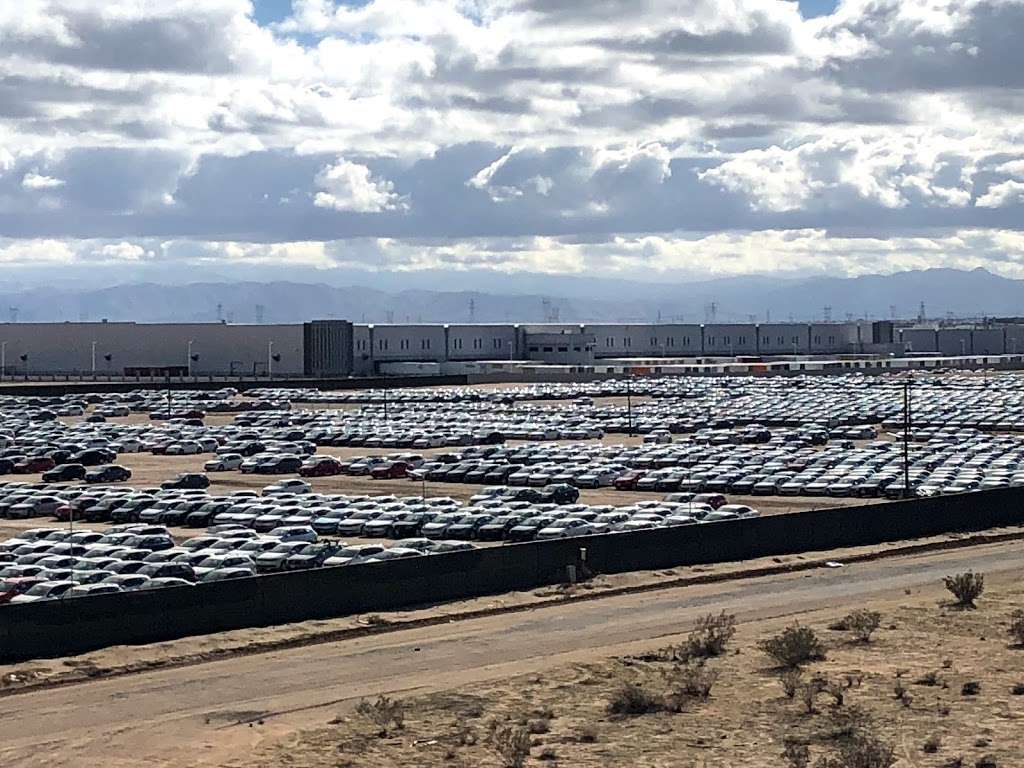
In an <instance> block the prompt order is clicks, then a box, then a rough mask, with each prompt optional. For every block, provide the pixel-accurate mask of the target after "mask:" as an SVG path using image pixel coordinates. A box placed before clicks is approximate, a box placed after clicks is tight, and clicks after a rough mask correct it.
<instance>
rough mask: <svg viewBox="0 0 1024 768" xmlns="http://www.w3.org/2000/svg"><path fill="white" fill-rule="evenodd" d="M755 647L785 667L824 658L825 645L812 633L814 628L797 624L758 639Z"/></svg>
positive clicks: (792, 666) (790, 667) (789, 667)
mask: <svg viewBox="0 0 1024 768" xmlns="http://www.w3.org/2000/svg"><path fill="white" fill-rule="evenodd" d="M757 647H758V648H759V649H760V650H761V651H762V652H763V653H764V654H766V655H767V656H769V657H770V658H771V659H772V660H774V661H775V662H776V663H777V664H778V665H779V666H780V667H783V668H785V669H793V668H794V667H799V666H801V665H802V664H807V663H808V662H811V661H821V660H822V659H824V658H825V646H824V645H822V643H821V641H820V640H819V639H818V636H817V635H816V634H814V630H813V629H811V628H810V627H803V626H800V625H799V624H794V625H793V626H791V627H786V629H785V630H783V631H782V632H781V633H780V634H778V635H776V636H775V637H769V638H768V639H766V640H762V641H760V642H759V643H758V644H757Z"/></svg>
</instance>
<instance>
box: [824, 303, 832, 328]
mask: <svg viewBox="0 0 1024 768" xmlns="http://www.w3.org/2000/svg"><path fill="white" fill-rule="evenodd" d="M823 317H824V318H825V322H826V323H831V322H832V307H831V306H829V305H828V304H826V305H825V309H824V312H823Z"/></svg>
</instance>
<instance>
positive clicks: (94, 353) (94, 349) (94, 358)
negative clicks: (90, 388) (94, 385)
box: [92, 341, 96, 376]
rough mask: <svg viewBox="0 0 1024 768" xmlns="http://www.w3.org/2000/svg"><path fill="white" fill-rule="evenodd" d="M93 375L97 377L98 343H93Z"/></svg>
mask: <svg viewBox="0 0 1024 768" xmlns="http://www.w3.org/2000/svg"><path fill="white" fill-rule="evenodd" d="M92 375H93V376H95V375H96V342H95V341H94V342H93V343H92Z"/></svg>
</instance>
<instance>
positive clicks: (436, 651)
mask: <svg viewBox="0 0 1024 768" xmlns="http://www.w3.org/2000/svg"><path fill="white" fill-rule="evenodd" d="M968 568H973V569H976V570H981V571H984V572H985V573H986V574H989V575H993V576H995V575H999V574H1002V575H1006V574H1017V575H1019V573H1020V570H1021V546H1020V544H1019V543H1018V542H1013V543H1005V544H998V545H987V546H981V547H975V548H972V549H970V550H960V551H952V552H940V553H930V554H925V555H919V556H915V557H901V558H894V559H892V560H884V561H879V562H874V563H866V564H862V565H852V566H848V567H846V568H842V569H835V570H831V569H829V570H825V569H823V570H820V571H815V572H811V573H805V574H794V575H787V576H777V577H769V578H764V579H750V580H746V581H739V582H731V583H725V584H718V585H708V586H705V587H688V588H674V589H666V590H664V591H661V592H654V593H647V594H644V595H641V596H619V597H609V598H605V599H600V600H594V601H588V602H579V603H567V604H564V605H556V606H552V607H547V608H543V609H537V610H535V611H531V612H528V613H525V614H514V615H509V616H494V617H489V618H483V619H475V620H469V621H464V622H455V623H452V624H449V625H445V626H439V627H431V628H425V629H411V630H402V631H397V632H393V633H388V634H384V635H378V636H371V637H366V638H361V639H355V640H348V641H343V642H338V643H332V644H324V645H317V646H310V647H305V648H298V649H294V650H289V651H282V652H275V653H269V654H263V655H255V656H247V657H239V658H232V659H227V660H223V661H218V662H213V663H208V664H200V665H196V666H192V667H185V668H181V669H176V670H167V671H161V672H152V673H144V674H140V675H135V676H130V677H124V678H118V679H112V680H97V681H92V682H87V683H82V684H77V685H73V686H68V687H65V688H58V689H54V690H46V691H38V692H34V693H24V694H19V695H14V696H9V697H6V698H3V699H0V765H4V766H17V767H18V768H20V767H21V766H47V767H50V766H55V767H56V766H63V767H66V768H79V766H86V765H87V766H95V767H97V768H107V767H110V768H128V767H129V766H131V768H139V767H140V766H154V767H155V766H161V767H163V768H172V767H177V766H182V767H184V766H234V765H245V763H246V758H247V756H248V753H249V752H250V751H251V750H252V749H253V748H254V747H255V746H257V745H259V744H260V743H261V742H263V741H265V740H267V739H278V738H282V737H284V736H287V735H288V734H289V733H292V732H293V731H294V730H295V729H296V728H301V727H306V726H309V725H313V724H323V723H325V722H326V721H327V720H329V719H330V718H331V717H332V716H333V715H334V714H335V713H337V712H338V711H341V710H344V709H345V708H346V706H349V705H351V704H352V703H353V702H354V701H356V700H358V699H359V698H361V697H365V696H370V695H374V694H377V693H381V692H387V693H392V694H408V693H410V692H424V691H431V690H442V689H451V688H455V687H458V686H460V685H464V684H467V683H471V682H475V681H482V680H494V679H501V678H508V677H511V676H514V675H517V674H522V673H525V672H532V671H541V670H544V669H548V668H551V667H554V666H557V665H562V664H566V663H569V662H574V661H587V660H592V659H595V658H602V657H606V656H609V655H612V654H620V653H628V652H635V651H637V650H641V649H643V648H648V647H651V646H652V645H662V644H666V643H667V642H669V639H670V637H671V636H674V635H678V634H680V633H683V632H685V631H687V630H688V629H689V628H690V626H691V625H692V622H693V621H694V620H695V619H696V618H698V617H699V616H701V615H703V614H705V613H707V612H709V611H719V610H726V611H728V612H731V613H735V614H736V616H737V618H738V620H739V621H741V622H744V623H748V622H770V621H772V620H779V619H785V620H791V618H792V617H795V616H800V615H803V614H811V613H812V612H815V611H820V610H821V609H828V610H830V611H834V612H839V611H842V610H844V609H846V608H849V607H859V606H860V605H861V604H863V602H864V601H865V600H868V599H881V598H885V597H887V596H888V597H892V596H895V595H898V594H900V593H901V592H902V591H903V590H905V589H913V588H920V587H922V586H934V584H935V583H937V582H939V581H940V580H941V578H942V576H944V575H946V574H948V573H951V572H956V571H962V570H967V569H968Z"/></svg>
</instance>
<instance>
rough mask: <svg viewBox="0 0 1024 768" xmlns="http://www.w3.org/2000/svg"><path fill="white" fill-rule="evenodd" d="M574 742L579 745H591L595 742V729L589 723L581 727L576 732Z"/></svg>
mask: <svg viewBox="0 0 1024 768" xmlns="http://www.w3.org/2000/svg"><path fill="white" fill-rule="evenodd" d="M576 741H578V742H579V743H580V744H593V743H595V742H596V741H597V728H596V727H595V726H593V725H590V724H589V723H587V724H584V725H581V726H580V727H579V730H578V731H577V732H576Z"/></svg>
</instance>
